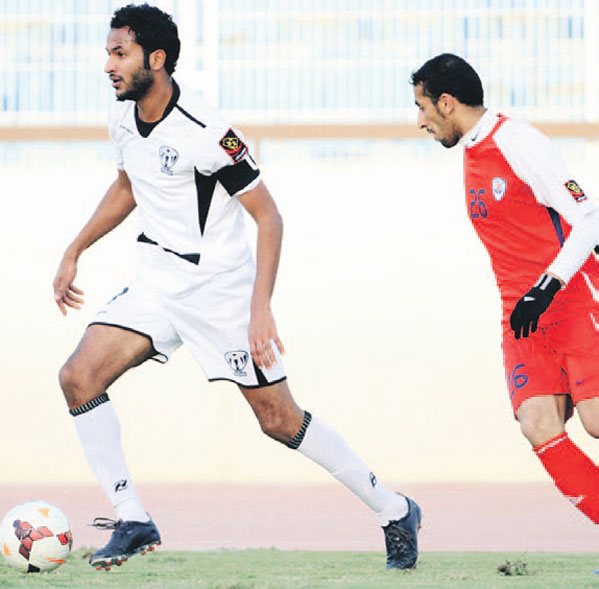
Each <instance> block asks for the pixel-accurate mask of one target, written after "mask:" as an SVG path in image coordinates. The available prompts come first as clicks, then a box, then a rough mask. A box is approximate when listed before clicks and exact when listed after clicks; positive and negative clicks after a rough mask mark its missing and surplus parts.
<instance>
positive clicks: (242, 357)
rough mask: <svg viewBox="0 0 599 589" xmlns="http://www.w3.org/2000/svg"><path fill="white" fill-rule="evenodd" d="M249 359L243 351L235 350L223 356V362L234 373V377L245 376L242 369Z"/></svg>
mask: <svg viewBox="0 0 599 589" xmlns="http://www.w3.org/2000/svg"><path fill="white" fill-rule="evenodd" d="M249 357H250V355H249V354H248V353H247V352H246V351H245V350H236V351H235V352H227V353H226V354H225V360H226V361H227V364H228V365H229V366H230V368H231V370H232V371H233V372H234V373H235V376H247V373H246V372H244V371H243V369H244V368H245V366H246V364H247V363H248V359H249Z"/></svg>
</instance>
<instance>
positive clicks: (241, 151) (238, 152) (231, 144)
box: [219, 129, 248, 163]
mask: <svg viewBox="0 0 599 589" xmlns="http://www.w3.org/2000/svg"><path fill="white" fill-rule="evenodd" d="M219 145H220V146H221V147H222V148H223V149H224V150H225V151H226V152H227V153H228V154H229V156H230V157H231V159H232V160H233V161H234V162H235V163H237V162H239V161H241V160H242V159H243V158H244V156H245V154H246V153H247V152H248V148H247V146H246V144H245V143H244V142H243V141H242V140H241V139H240V138H239V137H237V135H235V131H233V129H229V130H228V131H227V133H226V134H225V136H224V137H223V138H222V139H221V140H220V141H219Z"/></svg>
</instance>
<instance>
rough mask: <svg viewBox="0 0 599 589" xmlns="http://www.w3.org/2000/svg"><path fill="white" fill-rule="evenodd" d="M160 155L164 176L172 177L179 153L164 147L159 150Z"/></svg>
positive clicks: (161, 169) (166, 146)
mask: <svg viewBox="0 0 599 589" xmlns="http://www.w3.org/2000/svg"><path fill="white" fill-rule="evenodd" d="M158 155H159V156H160V171H161V172H162V173H163V174H168V175H169V176H172V175H173V166H174V165H175V164H176V163H177V160H178V159H179V152H178V151H177V150H176V149H174V148H173V147H169V146H168V145H163V146H161V147H160V149H159V150H158Z"/></svg>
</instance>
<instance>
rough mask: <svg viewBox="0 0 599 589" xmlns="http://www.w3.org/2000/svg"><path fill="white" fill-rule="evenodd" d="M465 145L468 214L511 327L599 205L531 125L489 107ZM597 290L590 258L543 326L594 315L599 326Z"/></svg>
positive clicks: (596, 267) (598, 279) (598, 277)
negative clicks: (575, 227)
mask: <svg viewBox="0 0 599 589" xmlns="http://www.w3.org/2000/svg"><path fill="white" fill-rule="evenodd" d="M460 143H462V144H463V145H464V146H465V150H464V184H465V191H466V207H467V211H468V215H469V216H470V219H471V221H472V224H473V226H474V229H475V230H476V232H477V234H478V236H479V237H480V239H481V241H482V242H483V244H484V245H485V247H486V249H487V252H488V253H489V256H490V259H491V265H492V267H493V271H494V273H495V277H496V280H497V285H498V287H499V291H500V293H501V300H502V306H503V327H504V330H509V316H510V313H511V312H512V310H513V309H514V306H515V305H516V303H517V301H518V300H519V299H520V298H521V297H522V296H523V295H524V294H525V293H526V292H527V291H528V290H529V289H530V288H531V287H532V286H533V284H534V283H535V282H536V281H537V279H538V278H539V276H540V275H541V274H543V273H544V272H545V271H547V270H548V268H549V270H551V269H552V268H551V265H552V264H553V263H554V261H555V263H557V261H556V260H555V258H556V256H557V255H558V254H559V252H560V250H561V247H562V245H563V243H564V241H565V239H566V238H567V237H568V235H569V233H570V230H571V224H573V223H574V222H576V221H577V220H578V219H580V218H582V217H583V216H584V215H585V214H587V212H588V211H589V210H590V209H593V208H597V206H598V205H597V203H596V202H594V201H592V200H591V199H589V198H588V197H587V196H586V195H585V194H584V192H583V191H582V190H581V189H580V187H579V186H578V184H577V183H576V182H575V181H574V180H572V179H571V177H570V175H569V172H568V170H567V168H566V166H565V164H564V162H563V160H562V159H561V156H560V155H559V153H558V152H557V150H556V149H555V148H554V147H553V146H552V144H551V142H550V141H549V139H548V138H547V137H545V136H544V135H542V134H541V133H540V132H539V131H537V130H536V129H534V127H532V126H530V125H526V124H524V123H519V122H516V121H512V120H510V119H508V118H507V117H504V116H503V115H498V114H494V113H491V112H489V111H487V112H486V113H485V115H484V116H483V117H482V119H481V120H480V122H479V123H478V124H477V126H476V127H475V128H474V129H473V130H472V131H471V132H470V133H469V134H467V135H465V136H464V137H463V138H462V140H461V141H460ZM566 219H568V220H569V221H570V223H568V221H567V220H566ZM557 275H558V276H560V277H563V273H559V272H558V274H557ZM568 278H569V277H567V278H565V280H568ZM596 289H599V264H598V263H597V261H596V260H595V258H594V256H593V255H591V256H590V257H589V258H588V259H587V261H586V262H585V263H584V264H583V266H582V267H581V268H580V270H579V271H578V272H576V273H575V274H574V276H573V277H572V279H571V280H570V281H569V283H568V284H567V286H566V288H564V289H562V291H560V292H558V293H557V295H556V296H555V299H554V301H553V303H552V304H551V305H550V306H549V309H548V310H547V311H546V312H545V313H544V314H543V315H542V316H541V319H540V322H539V325H540V326H543V325H548V324H551V323H555V322H558V321H562V320H566V319H568V317H571V316H572V315H573V314H578V315H580V313H588V314H589V320H590V321H593V322H594V323H595V329H596V330H598V331H599V306H598V305H597V303H599V290H596ZM594 296H596V300H593V298H594ZM593 311H594V312H595V313H594V315H593Z"/></svg>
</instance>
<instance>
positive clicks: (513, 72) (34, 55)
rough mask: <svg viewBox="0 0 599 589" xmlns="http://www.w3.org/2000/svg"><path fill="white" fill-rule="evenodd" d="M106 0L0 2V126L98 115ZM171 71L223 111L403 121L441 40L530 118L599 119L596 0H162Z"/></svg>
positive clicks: (252, 118) (103, 91)
mask: <svg viewBox="0 0 599 589" xmlns="http://www.w3.org/2000/svg"><path fill="white" fill-rule="evenodd" d="M124 3H125V2H123V1H115V0H45V1H44V0H0V125H5V126H7V125H8V126H14V125H99V124H104V122H105V120H106V111H107V109H108V106H109V104H110V102H111V101H112V100H113V93H112V90H111V89H110V87H109V85H108V83H107V81H106V77H105V74H104V73H103V66H104V59H105V53H104V45H105V37H106V33H107V30H108V23H109V19H110V15H111V13H112V12H113V10H114V9H115V8H117V7H118V6H120V5H122V4H124ZM156 4H158V5H159V6H161V7H162V8H163V9H165V10H167V11H169V12H171V13H172V14H173V16H174V18H175V20H176V21H177V22H178V24H179V29H180V35H181V38H182V42H183V51H182V57H181V61H180V66H179V68H178V71H177V73H176V77H179V79H180V81H183V82H184V83H187V84H188V85H191V86H194V87H197V88H202V89H203V90H204V91H205V93H206V94H207V96H208V97H209V99H210V100H211V101H212V102H214V103H217V105H218V106H220V107H221V108H222V109H224V110H225V111H226V112H227V113H228V115H229V117H230V118H232V119H233V120H235V121H238V122H246V123H249V124H265V123H270V124H272V123H287V124H289V123H322V122H325V121H326V122H328V123H340V124H346V123H354V124H355V123H406V122H410V123H411V122H413V118H414V110H413V97H412V92H411V88H410V86H409V77H410V73H411V72H412V71H413V70H414V69H416V68H417V67H418V66H420V65H421V64H422V63H423V62H424V61H425V60H426V59H428V58H429V57H431V56H433V55H435V54H438V53H441V52H444V51H450V52H454V53H457V54H460V55H462V56H464V57H465V58H466V59H468V60H469V61H470V62H471V63H472V64H473V65H474V66H475V67H476V68H477V70H478V71H479V73H480V74H481V77H482V78H483V83H484V85H485V88H486V97H487V103H488V104H490V105H493V106H494V107H497V108H502V109H506V110H509V112H510V113H511V114H513V115H515V116H521V117H524V118H527V119H529V120H533V121H546V122H550V121H561V122H598V121H599V82H598V79H599V77H598V76H597V75H596V73H595V62H596V60H597V57H598V56H599V41H598V38H599V34H598V33H599V2H597V0H370V1H366V0H198V1H192V0H188V1H184V0H170V1H158V2H156Z"/></svg>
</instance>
